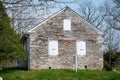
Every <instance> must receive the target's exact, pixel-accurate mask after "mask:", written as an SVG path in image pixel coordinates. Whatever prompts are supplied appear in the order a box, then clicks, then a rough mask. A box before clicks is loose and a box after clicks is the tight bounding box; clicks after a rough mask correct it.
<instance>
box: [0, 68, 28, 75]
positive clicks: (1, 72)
mask: <svg viewBox="0 0 120 80" xmlns="http://www.w3.org/2000/svg"><path fill="white" fill-rule="evenodd" d="M19 70H24V71H27V69H26V68H21V67H10V68H3V69H2V70H0V74H3V73H11V72H14V71H19Z"/></svg>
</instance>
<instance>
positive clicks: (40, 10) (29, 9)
mask: <svg viewBox="0 0 120 80" xmlns="http://www.w3.org/2000/svg"><path fill="white" fill-rule="evenodd" d="M75 1H76V0H69V1H65V0H36V1H34V0H2V2H3V3H4V5H5V7H6V9H7V11H8V13H9V15H10V17H11V19H12V25H13V26H14V28H15V30H16V31H17V32H19V33H20V34H22V33H23V32H26V31H28V30H29V29H30V28H32V27H33V26H35V25H36V24H38V23H39V22H41V21H42V20H43V19H45V18H44V15H46V14H48V13H49V9H50V8H53V7H55V6H54V5H55V4H58V3H73V2H75Z"/></svg>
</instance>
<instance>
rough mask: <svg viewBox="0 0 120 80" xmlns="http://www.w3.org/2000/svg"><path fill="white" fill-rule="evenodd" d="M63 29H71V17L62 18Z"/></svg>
mask: <svg viewBox="0 0 120 80" xmlns="http://www.w3.org/2000/svg"><path fill="white" fill-rule="evenodd" d="M63 29H64V30H71V19H64V25H63Z"/></svg>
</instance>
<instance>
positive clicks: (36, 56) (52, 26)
mask: <svg viewBox="0 0 120 80" xmlns="http://www.w3.org/2000/svg"><path fill="white" fill-rule="evenodd" d="M63 19H71V21H72V23H71V31H64V30H63ZM34 32H35V33H34V34H30V69H48V68H49V67H51V68H52V69H61V68H70V69H71V68H73V62H72V61H73V56H74V55H75V54H76V41H77V40H81V41H85V42H86V49H87V50H86V55H85V56H78V68H79V69H85V66H87V68H88V69H102V67H103V53H102V42H101V35H99V34H98V31H97V30H96V29H94V28H93V27H92V26H91V25H90V24H88V23H87V22H86V21H84V20H83V19H82V18H81V17H79V16H78V15H76V14H75V13H73V12H72V11H71V10H70V9H69V8H67V9H66V10H64V11H62V12H61V13H59V14H58V15H57V16H55V17H53V18H52V19H50V20H48V21H47V22H46V23H44V24H42V25H41V26H40V27H38V28H36V29H35V30H34ZM48 40H58V48H59V50H58V53H59V54H58V56H49V55H48Z"/></svg>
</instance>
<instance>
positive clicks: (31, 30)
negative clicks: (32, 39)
mask: <svg viewBox="0 0 120 80" xmlns="http://www.w3.org/2000/svg"><path fill="white" fill-rule="evenodd" d="M66 9H69V10H70V11H71V12H72V13H73V14H75V15H77V16H78V17H80V18H81V19H82V20H83V21H85V22H86V23H87V24H89V25H90V26H91V27H92V28H93V29H95V30H96V31H97V32H98V34H101V35H102V34H103V32H102V31H100V30H99V29H97V28H96V27H94V26H93V25H91V24H90V23H89V22H87V21H86V20H85V19H83V18H82V17H81V16H80V15H79V14H78V13H76V12H75V11H74V10H72V9H71V8H69V7H68V6H66V7H64V8H63V9H61V10H60V11H58V12H56V13H54V14H53V15H52V16H50V17H48V18H47V19H45V20H44V21H42V22H41V23H40V24H38V25H37V26H35V27H34V28H32V29H30V30H29V31H28V33H32V32H34V31H33V30H35V29H36V28H38V27H39V26H41V25H42V24H44V23H46V22H47V21H49V20H50V19H52V18H53V17H55V16H57V15H58V14H60V13H61V12H63V11H64V10H66Z"/></svg>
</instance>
